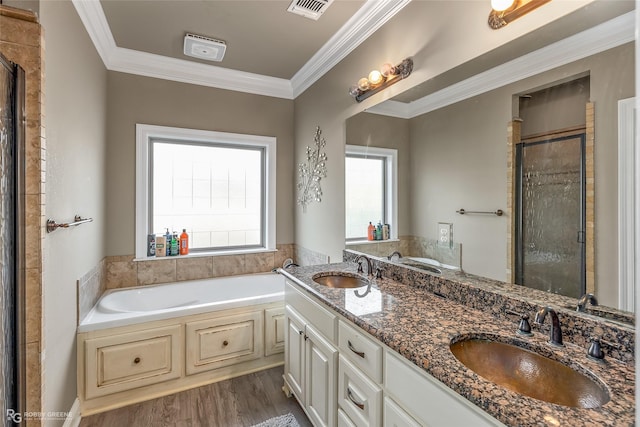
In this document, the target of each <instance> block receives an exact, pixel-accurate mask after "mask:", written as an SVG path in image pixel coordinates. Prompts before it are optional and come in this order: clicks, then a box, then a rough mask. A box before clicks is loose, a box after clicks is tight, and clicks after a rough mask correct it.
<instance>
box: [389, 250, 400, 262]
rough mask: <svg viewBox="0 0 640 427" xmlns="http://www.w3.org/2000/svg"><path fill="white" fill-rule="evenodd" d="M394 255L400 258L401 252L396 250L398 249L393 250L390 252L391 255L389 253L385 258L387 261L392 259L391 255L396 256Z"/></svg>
mask: <svg viewBox="0 0 640 427" xmlns="http://www.w3.org/2000/svg"><path fill="white" fill-rule="evenodd" d="M396 255H398V259H400V258H402V254H401V253H400V252H398V251H393V252H392V253H391V255H389V256H388V257H387V259H388V260H389V261H392V260H393V257H394V256H396Z"/></svg>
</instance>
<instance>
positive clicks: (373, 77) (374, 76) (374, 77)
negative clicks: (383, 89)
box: [369, 70, 383, 85]
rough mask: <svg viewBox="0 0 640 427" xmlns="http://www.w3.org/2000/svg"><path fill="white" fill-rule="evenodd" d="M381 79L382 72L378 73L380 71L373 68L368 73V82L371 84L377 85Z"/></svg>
mask: <svg viewBox="0 0 640 427" xmlns="http://www.w3.org/2000/svg"><path fill="white" fill-rule="evenodd" d="M382 80H383V78H382V73H380V71H378V70H373V71H372V72H370V73H369V83H371V84H372V85H379V84H380V83H382Z"/></svg>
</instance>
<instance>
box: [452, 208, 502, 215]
mask: <svg viewBox="0 0 640 427" xmlns="http://www.w3.org/2000/svg"><path fill="white" fill-rule="evenodd" d="M456 213H459V214H460V215H464V214H482V215H495V216H502V214H503V213H504V212H503V211H502V209H498V210H497V211H465V210H464V209H460V210H458V211H456Z"/></svg>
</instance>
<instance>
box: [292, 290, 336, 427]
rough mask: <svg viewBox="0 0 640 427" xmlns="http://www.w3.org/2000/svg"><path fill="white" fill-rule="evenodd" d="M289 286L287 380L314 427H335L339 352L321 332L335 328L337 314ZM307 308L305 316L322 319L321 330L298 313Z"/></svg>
mask: <svg viewBox="0 0 640 427" xmlns="http://www.w3.org/2000/svg"><path fill="white" fill-rule="evenodd" d="M290 286H291V285H287V288H286V289H285V295H289V297H290V298H288V299H287V297H286V296H285V299H286V301H287V304H286V307H285V328H286V331H287V332H286V341H285V362H284V365H285V370H284V379H285V382H286V385H287V386H288V388H289V390H290V391H291V392H292V393H293V394H294V395H295V396H296V398H297V399H298V401H299V402H300V404H301V405H302V407H303V408H304V409H305V411H306V413H307V415H308V416H309V418H310V419H311V421H312V422H313V424H314V425H315V426H318V427H320V426H328V427H331V426H335V425H336V420H337V412H336V410H337V399H336V376H337V364H338V350H337V348H336V347H335V346H334V345H333V343H332V340H330V339H328V338H326V337H325V336H323V334H321V333H320V329H324V330H325V331H331V330H333V329H334V324H335V315H333V314H331V313H330V312H329V311H327V310H325V309H324V308H322V307H320V306H318V305H315V303H313V302H312V301H311V300H309V299H308V297H306V296H304V295H302V294H301V293H300V292H299V291H297V290H296V289H294V288H293V287H290ZM309 303H311V304H313V305H308V304H309ZM305 308H306V309H307V311H305V314H310V315H311V316H312V317H314V318H316V319H320V325H321V326H320V328H317V327H315V326H314V325H312V324H311V323H310V321H309V320H308V319H307V318H306V317H303V316H302V315H301V314H300V312H299V311H298V309H305ZM331 335H333V334H331Z"/></svg>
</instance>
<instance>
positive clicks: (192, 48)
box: [184, 33, 227, 62]
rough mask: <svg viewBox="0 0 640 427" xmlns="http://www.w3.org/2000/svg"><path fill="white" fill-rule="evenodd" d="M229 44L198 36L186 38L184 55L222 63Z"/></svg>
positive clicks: (191, 35) (189, 35) (190, 35)
mask: <svg viewBox="0 0 640 427" xmlns="http://www.w3.org/2000/svg"><path fill="white" fill-rule="evenodd" d="M226 50H227V44H226V43H225V42H223V41H222V40H216V39H211V38H209V37H204V36H199V35H197V34H189V33H187V35H186V36H184V54H185V55H187V56H192V57H194V58H198V59H206V60H207V61H217V62H220V61H222V58H224V53H225V51H226Z"/></svg>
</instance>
